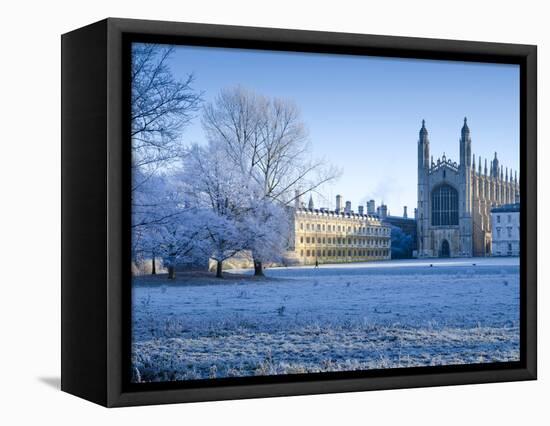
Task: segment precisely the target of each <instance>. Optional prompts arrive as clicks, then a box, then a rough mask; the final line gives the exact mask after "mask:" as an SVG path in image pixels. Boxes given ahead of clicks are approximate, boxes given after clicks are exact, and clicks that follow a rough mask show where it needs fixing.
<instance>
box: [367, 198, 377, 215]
mask: <svg viewBox="0 0 550 426" xmlns="http://www.w3.org/2000/svg"><path fill="white" fill-rule="evenodd" d="M374 212H375V204H374V200H369V201H367V214H374Z"/></svg>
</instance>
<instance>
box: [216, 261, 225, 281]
mask: <svg viewBox="0 0 550 426" xmlns="http://www.w3.org/2000/svg"><path fill="white" fill-rule="evenodd" d="M216 278H223V275H222V261H221V260H218V261H217V263H216Z"/></svg>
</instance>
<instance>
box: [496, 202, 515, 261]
mask: <svg viewBox="0 0 550 426" xmlns="http://www.w3.org/2000/svg"><path fill="white" fill-rule="evenodd" d="M519 210H520V205H519V203H515V204H505V205H503V206H500V207H494V208H492V209H491V224H492V236H493V244H492V247H491V249H492V250H491V254H492V255H493V256H519V253H520V241H519V240H520V231H519V229H520V222H519Z"/></svg>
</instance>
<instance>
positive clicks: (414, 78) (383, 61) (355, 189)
mask: <svg viewBox="0 0 550 426" xmlns="http://www.w3.org/2000/svg"><path fill="white" fill-rule="evenodd" d="M170 66H171V68H172V70H173V72H174V74H175V75H176V76H178V75H181V76H182V77H183V76H185V75H187V74H188V73H191V72H192V73H194V74H195V78H196V80H195V88H196V89H198V90H201V91H204V98H205V100H206V101H211V100H213V99H214V98H215V97H216V95H217V93H218V92H219V91H220V89H222V88H226V87H232V86H237V85H241V86H244V87H246V88H249V89H253V90H255V91H257V92H258V93H261V94H263V95H267V96H274V97H282V98H289V99H291V100H293V101H294V102H295V103H296V104H297V105H298V106H299V108H300V109H301V112H302V116H303V120H304V122H305V123H306V125H307V128H308V130H309V138H310V142H311V151H312V152H311V154H312V156H313V157H315V158H325V159H326V160H327V161H330V163H332V164H333V165H335V166H337V167H339V168H341V169H342V170H343V175H342V177H341V178H340V179H339V180H338V181H336V182H334V183H333V184H331V185H330V186H328V187H326V188H324V189H323V195H324V197H321V196H319V195H316V196H314V200H315V201H316V205H317V206H327V207H333V204H334V201H333V200H334V197H335V195H336V194H342V196H343V198H344V200H350V201H351V202H352V207H353V208H354V209H356V206H357V205H358V204H365V200H367V199H370V198H374V199H376V202H377V205H378V204H379V203H380V201H382V200H383V201H384V202H385V203H386V204H388V207H389V210H390V212H391V213H392V214H396V215H400V214H402V209H403V206H404V205H407V206H409V212H411V213H412V211H413V209H414V207H415V206H416V185H417V163H416V162H417V141H418V131H419V129H420V126H421V121H422V119H425V120H426V127H427V129H428V132H429V138H430V148H431V153H432V155H433V156H434V159H437V158H438V157H440V156H441V155H442V154H443V153H445V154H446V155H447V157H450V158H452V159H453V160H455V161H457V162H458V159H459V155H458V149H459V145H458V140H459V137H460V129H461V127H462V123H463V120H464V117H465V116H467V117H468V124H469V127H470V130H471V135H472V152H473V153H474V154H475V155H476V162H477V158H478V156H479V155H481V156H482V157H483V158H488V160H490V159H492V158H493V156H494V152H495V151H497V152H498V157H499V160H500V162H501V164H503V165H504V166H505V167H506V166H508V167H509V168H513V169H514V170H518V172H519V67H518V66H514V65H501V64H482V63H466V62H453V61H431V60H416V59H393V58H380V57H364V56H347V55H327V54H311V53H289V52H268V51H258V50H244V49H222V48H205V47H190V46H178V47H176V50H175V52H174V54H173V56H172V58H171V62H170ZM184 139H185V140H186V141H187V142H189V143H192V142H198V143H203V142H204V136H203V132H202V128H201V125H200V120H199V119H196V120H195V121H194V122H193V123H192V124H191V125H190V126H189V127H188V128H187V129H186V131H185V133H184Z"/></svg>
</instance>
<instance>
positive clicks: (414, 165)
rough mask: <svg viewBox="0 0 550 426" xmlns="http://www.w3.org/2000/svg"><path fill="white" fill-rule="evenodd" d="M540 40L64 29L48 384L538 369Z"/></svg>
mask: <svg viewBox="0 0 550 426" xmlns="http://www.w3.org/2000/svg"><path fill="white" fill-rule="evenodd" d="M536 166H537V162H536V47H535V46H526V45H516V44H498V43H482V42H466V41H451V40H433V39H418V38H402V37H388V36H371V35H360V34H341V33H324V32H310V31H296V30H281V29H267V28H246V27H232V26H220V25H202V24H187V23H174V22H153V21H139V20H126V19H107V20H104V21H101V22H98V23H95V24H92V25H90V26H87V27H84V28H81V29H78V30H75V31H73V32H70V33H68V34H65V35H64V36H63V37H62V197H63V200H62V389H63V390H65V391H67V392H69V393H72V394H75V395H78V396H81V397H83V398H86V399H89V400H91V401H94V402H97V403H100V404H103V405H106V406H126V405H139V404H156V403H170V402H190V401H204V400H216V399H235V398H251V397H267V396H281V395H299V394H313V393H328V392H345V391H361V390H373V389H389V388H403V387H418V386H437V385H451V384H466V383H484V382H499V381H513V380H530V379H535V378H536V261H537V260H536V259H537V253H536Z"/></svg>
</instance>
